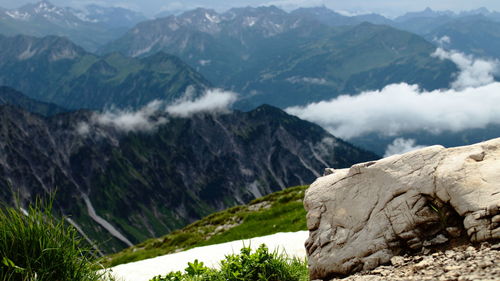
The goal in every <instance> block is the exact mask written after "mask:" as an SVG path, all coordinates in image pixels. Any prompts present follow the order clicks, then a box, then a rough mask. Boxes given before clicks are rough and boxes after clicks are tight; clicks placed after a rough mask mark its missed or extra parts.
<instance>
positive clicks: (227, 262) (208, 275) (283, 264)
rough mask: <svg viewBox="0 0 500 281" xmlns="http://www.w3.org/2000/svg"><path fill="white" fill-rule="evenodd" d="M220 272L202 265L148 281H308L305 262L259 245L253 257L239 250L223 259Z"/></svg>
mask: <svg viewBox="0 0 500 281" xmlns="http://www.w3.org/2000/svg"><path fill="white" fill-rule="evenodd" d="M220 265H221V266H220V269H211V268H208V267H205V266H204V265H203V262H198V260H195V261H194V262H190V263H188V267H187V268H186V269H185V270H184V273H182V272H179V271H177V272H170V273H168V274H167V275H164V276H156V277H154V278H153V279H151V280H150V281H197V280H200V281H306V280H309V277H308V270H307V262H306V261H305V260H300V259H297V258H292V259H290V258H289V257H288V256H286V255H283V254H278V252H276V251H275V252H269V250H268V249H267V247H266V246H265V245H261V246H260V247H259V248H258V249H257V250H256V251H255V252H254V253H252V252H251V249H250V247H243V248H242V249H241V253H240V254H232V255H228V256H226V258H225V259H224V260H222V261H221V262H220Z"/></svg>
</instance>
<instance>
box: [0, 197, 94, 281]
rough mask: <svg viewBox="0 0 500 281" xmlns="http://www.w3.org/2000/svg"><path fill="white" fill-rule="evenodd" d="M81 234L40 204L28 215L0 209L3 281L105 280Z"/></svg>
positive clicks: (8, 209) (50, 207) (13, 210)
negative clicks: (83, 244) (97, 270)
mask: <svg viewBox="0 0 500 281" xmlns="http://www.w3.org/2000/svg"><path fill="white" fill-rule="evenodd" d="M91 254H92V253H91V252H90V251H89V250H87V249H86V248H85V247H82V240H81V239H80V238H79V236H78V233H77V231H76V230H75V229H74V228H73V227H72V226H69V225H67V224H66V223H65V221H64V219H55V218H54V217H53V216H52V205H51V204H43V203H41V201H39V200H38V201H37V202H36V203H35V204H34V205H33V206H30V207H29V209H28V210H27V213H26V214H24V213H23V212H21V211H19V210H17V209H14V208H11V207H5V208H3V209H2V208H0V262H1V264H0V280H2V281H7V280H9V281H25V280H26V281H28V280H30V281H31V280H37V281H45V280H47V281H54V280H72V281H93V280H101V277H102V276H101V275H100V274H98V273H96V271H95V266H96V265H95V264H94V263H92V262H91V261H90V258H91Z"/></svg>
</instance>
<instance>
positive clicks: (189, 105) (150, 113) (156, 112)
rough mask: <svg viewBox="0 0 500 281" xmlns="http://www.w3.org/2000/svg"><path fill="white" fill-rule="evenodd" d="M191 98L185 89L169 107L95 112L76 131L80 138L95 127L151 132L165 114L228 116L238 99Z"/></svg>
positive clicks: (213, 94) (222, 95)
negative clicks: (225, 114)
mask: <svg viewBox="0 0 500 281" xmlns="http://www.w3.org/2000/svg"><path fill="white" fill-rule="evenodd" d="M193 95H194V93H193V91H192V89H190V88H188V89H187V90H186V93H185V94H184V96H183V97H182V98H180V99H179V100H177V101H175V102H173V103H171V104H166V103H165V102H163V101H159V100H155V101H152V102H151V103H149V104H148V105H146V106H144V107H143V108H141V109H139V110H137V111H132V110H119V109H112V110H108V111H105V112H103V113H94V114H93V115H92V117H91V119H90V121H89V122H87V123H80V124H78V126H77V128H76V130H77V132H78V133H80V134H82V135H85V134H88V133H90V132H91V131H92V129H93V127H95V126H103V127H114V128H115V129H117V130H119V131H122V132H146V131H152V130H155V129H157V128H158V127H159V126H161V125H164V124H166V123H168V115H165V114H162V113H168V114H169V115H170V116H175V117H191V116H192V115H194V114H198V113H227V112H229V108H230V106H231V105H232V104H233V103H234V102H235V101H236V100H237V95H236V94H235V93H233V92H227V91H223V90H221V89H210V90H207V91H205V92H204V93H203V95H201V96H199V97H196V98H193Z"/></svg>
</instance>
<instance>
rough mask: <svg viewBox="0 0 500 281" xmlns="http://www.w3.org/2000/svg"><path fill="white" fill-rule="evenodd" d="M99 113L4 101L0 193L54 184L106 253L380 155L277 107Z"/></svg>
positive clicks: (24, 192)
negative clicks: (122, 124) (37, 111)
mask: <svg viewBox="0 0 500 281" xmlns="http://www.w3.org/2000/svg"><path fill="white" fill-rule="evenodd" d="M95 114H96V113H92V112H89V111H82V110H80V111H76V112H69V113H62V114H59V115H56V116H52V117H49V118H46V117H41V116H38V115H34V114H31V113H28V112H26V111H23V110H20V109H16V108H13V107H11V106H5V105H4V106H0V121H1V122H0V136H1V138H0V142H1V145H0V152H1V153H0V155H1V156H0V166H1V169H0V185H1V186H2V189H1V190H2V191H1V193H0V196H1V200H2V201H3V202H11V203H12V202H13V200H14V194H12V193H11V192H15V193H19V197H20V199H21V203H22V204H26V203H27V202H29V201H31V200H33V198H35V197H36V196H39V195H41V196H46V195H47V194H50V193H52V192H53V191H54V190H57V193H56V198H55V202H54V204H55V207H56V209H57V210H60V211H62V212H63V214H64V215H67V216H70V218H71V219H72V221H73V222H74V223H75V224H76V225H77V226H78V227H79V229H81V230H82V231H83V232H84V233H85V235H86V236H87V237H90V238H91V239H92V240H94V241H96V242H97V245H99V248H100V249H101V250H102V251H103V252H106V253H109V252H113V251H117V250H120V249H122V248H123V247H124V246H126V245H129V246H130V245H131V244H133V243H138V242H140V241H142V240H144V239H147V238H150V237H156V236H159V235H163V234H166V233H168V232H170V231H172V230H174V229H177V228H179V227H181V226H183V225H185V224H187V223H189V222H192V221H194V220H196V219H198V218H200V217H202V216H205V215H208V214H209V213H212V212H214V211H217V210H221V209H224V208H227V207H230V206H233V205H235V204H237V203H244V202H248V201H250V200H251V199H254V198H257V197H260V196H262V195H264V194H267V193H270V192H272V191H276V190H279V189H282V188H284V187H286V186H292V185H296V184H305V183H309V182H310V181H312V180H313V179H314V178H315V177H316V176H318V175H319V174H320V173H321V170H322V169H323V167H324V166H325V165H328V166H336V167H344V166H349V165H351V164H353V163H354V162H360V161H367V160H371V159H374V158H378V156H376V155H375V154H372V153H369V152H366V151H364V150H360V149H358V148H356V147H354V146H351V145H350V144H348V143H345V142H343V141H342V140H340V139H336V138H335V137H333V136H331V135H330V134H328V133H327V132H326V131H324V130H323V129H322V128H321V127H319V126H317V125H314V124H312V123H309V122H306V121H302V120H300V119H298V118H296V117H292V116H289V115H287V114H286V113H284V112H282V111H281V110H279V109H277V108H274V107H270V106H262V107H259V108H257V109H255V110H254V111H252V112H247V113H245V112H238V111H235V112H233V113H230V114H222V115H213V114H198V115H194V116H192V117H191V118H177V117H171V116H165V115H163V114H162V113H158V114H159V115H158V116H156V117H157V118H161V117H162V116H163V118H166V119H167V120H168V121H167V123H165V124H164V125H162V126H159V127H158V128H157V129H156V130H153V131H149V132H132V131H129V132H123V131H120V130H118V129H117V128H115V127H113V126H111V125H105V124H99V123H95V120H98V119H96V116H95ZM156 117H153V118H156ZM93 122H94V123H93ZM82 123H86V124H89V130H87V132H86V133H82V132H81V131H79V130H78V128H79V127H80V126H81V124H82ZM193 175H196V176H193ZM9 186H11V187H13V188H14V190H11V189H10V188H8V187H9ZM104 241H107V242H104Z"/></svg>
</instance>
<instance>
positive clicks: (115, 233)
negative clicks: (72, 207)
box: [82, 195, 134, 247]
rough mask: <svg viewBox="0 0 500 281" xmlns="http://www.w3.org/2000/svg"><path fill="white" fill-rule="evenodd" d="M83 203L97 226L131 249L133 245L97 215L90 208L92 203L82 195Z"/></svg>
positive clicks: (92, 207)
mask: <svg viewBox="0 0 500 281" xmlns="http://www.w3.org/2000/svg"><path fill="white" fill-rule="evenodd" d="M82 197H83V201H85V205H87V210H88V212H89V216H90V217H91V218H92V219H93V220H94V221H95V222H97V223H98V224H99V225H101V226H102V227H103V228H104V229H106V230H107V231H108V232H109V233H110V234H111V235H113V236H114V237H116V238H118V239H119V240H120V241H122V242H123V243H125V244H126V245H127V246H129V247H131V246H133V245H134V244H132V242H130V240H128V239H127V238H126V237H125V236H124V235H123V234H121V233H120V231H118V229H116V228H115V227H114V226H113V225H111V223H109V222H108V221H107V220H105V219H104V218H102V217H101V216H99V215H97V213H96V211H95V209H94V206H92V202H90V199H89V197H88V196H87V195H83V196H82Z"/></svg>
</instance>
